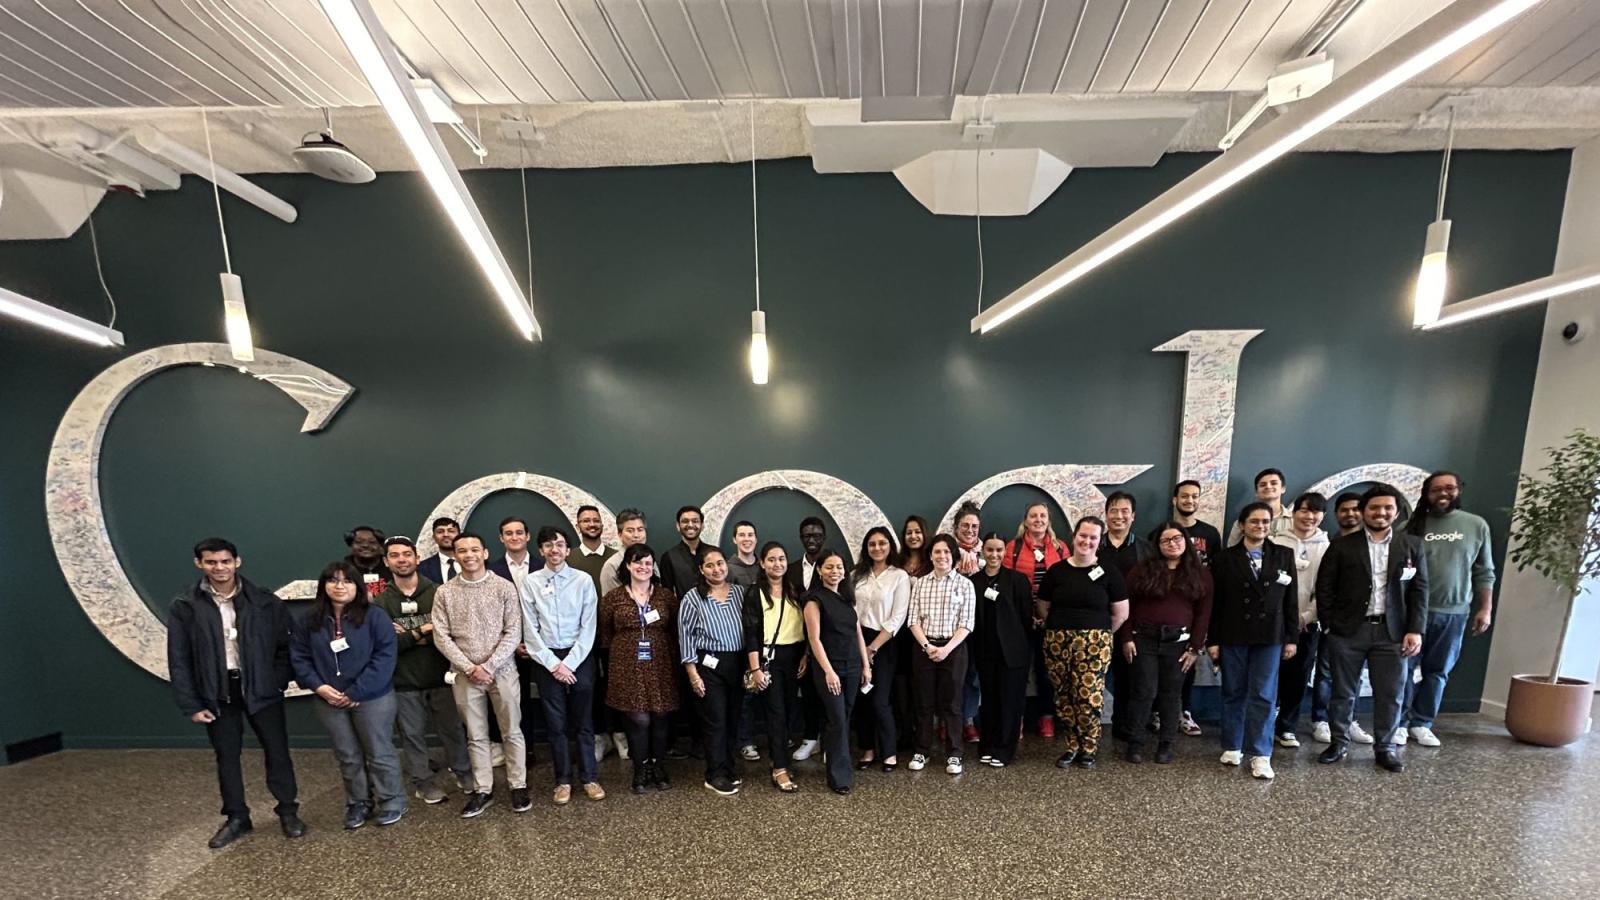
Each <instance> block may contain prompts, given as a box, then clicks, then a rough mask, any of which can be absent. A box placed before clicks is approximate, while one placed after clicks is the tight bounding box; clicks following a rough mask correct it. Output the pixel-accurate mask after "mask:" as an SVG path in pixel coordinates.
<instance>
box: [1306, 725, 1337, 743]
mask: <svg viewBox="0 0 1600 900" xmlns="http://www.w3.org/2000/svg"><path fill="white" fill-rule="evenodd" d="M1311 739H1312V740H1313V741H1316V742H1317V743H1319V744H1331V743H1333V729H1331V728H1329V727H1328V723H1327V722H1312V723H1311Z"/></svg>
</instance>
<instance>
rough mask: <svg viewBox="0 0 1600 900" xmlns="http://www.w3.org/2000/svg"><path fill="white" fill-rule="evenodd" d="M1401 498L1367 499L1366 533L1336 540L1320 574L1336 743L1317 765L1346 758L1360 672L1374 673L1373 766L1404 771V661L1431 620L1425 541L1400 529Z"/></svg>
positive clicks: (1389, 491)
mask: <svg viewBox="0 0 1600 900" xmlns="http://www.w3.org/2000/svg"><path fill="white" fill-rule="evenodd" d="M1401 502H1402V501H1401V499H1400V492H1399V491H1396V490H1395V489H1394V488H1392V487H1389V486H1388V485H1378V486H1376V487H1373V488H1370V489H1368V490H1367V492H1366V493H1365V494H1363V495H1361V522H1362V529H1361V530H1360V531H1358V532H1354V533H1351V534H1347V535H1344V536H1343V537H1339V538H1336V539H1334V541H1333V543H1332V544H1331V545H1329V547H1328V552H1327V553H1326V554H1324V555H1323V557H1322V566H1321V568H1319V569H1318V570H1317V594H1316V597H1317V621H1318V622H1319V623H1321V625H1322V628H1323V630H1324V631H1326V632H1327V635H1328V662H1329V665H1330V668H1331V669H1332V674H1333V700H1332V702H1331V703H1330V704H1329V706H1328V712H1329V718H1330V719H1331V720H1332V723H1331V724H1332V726H1333V735H1332V737H1333V743H1332V744H1329V745H1328V749H1327V750H1324V751H1323V753H1322V755H1321V756H1319V757H1318V758H1317V761H1318V762H1323V763H1336V762H1339V761H1340V760H1342V759H1344V757H1345V753H1346V745H1347V744H1348V743H1349V740H1350V737H1349V733H1350V732H1349V730H1350V722H1351V720H1352V718H1353V716H1354V711H1355V700H1356V689H1357V687H1358V685H1359V683H1360V679H1361V665H1362V663H1366V664H1367V667H1368V670H1369V671H1370V672H1371V673H1372V718H1373V720H1374V723H1375V724H1376V725H1377V729H1376V730H1374V731H1373V732H1372V733H1373V735H1374V736H1375V737H1376V738H1377V746H1376V747H1375V748H1374V749H1375V750H1376V757H1375V760H1374V761H1375V762H1376V763H1377V764H1378V765H1379V766H1380V767H1382V768H1384V769H1387V770H1389V771H1390V772H1400V771H1403V770H1404V769H1405V765H1404V764H1403V763H1401V761H1400V755H1399V754H1398V753H1397V752H1396V751H1395V745H1394V730H1395V726H1396V725H1397V724H1399V721H1400V704H1401V701H1402V700H1403V699H1404V697H1405V673H1406V665H1405V660H1406V659H1407V658H1408V657H1412V656H1416V655H1417V653H1418V652H1419V651H1420V650H1421V649H1422V635H1423V632H1424V630H1425V629H1426V627H1427V621H1428V563H1427V559H1426V557H1424V556H1423V555H1422V541H1421V539H1420V538H1417V537H1416V536H1414V535H1409V534H1404V533H1402V532H1399V531H1396V530H1395V529H1394V527H1393V526H1394V521H1395V518H1396V517H1398V516H1399V514H1400V504H1401Z"/></svg>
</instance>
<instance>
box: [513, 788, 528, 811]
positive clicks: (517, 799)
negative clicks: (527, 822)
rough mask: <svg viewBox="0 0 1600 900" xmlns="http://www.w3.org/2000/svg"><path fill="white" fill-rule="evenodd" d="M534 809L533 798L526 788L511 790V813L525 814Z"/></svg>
mask: <svg viewBox="0 0 1600 900" xmlns="http://www.w3.org/2000/svg"><path fill="white" fill-rule="evenodd" d="M530 809H533V798H532V797H531V796H529V795H528V789H527V788H525V787H520V788H512V789H511V811H512V812H518V813H523V812H527V811H528V810H530Z"/></svg>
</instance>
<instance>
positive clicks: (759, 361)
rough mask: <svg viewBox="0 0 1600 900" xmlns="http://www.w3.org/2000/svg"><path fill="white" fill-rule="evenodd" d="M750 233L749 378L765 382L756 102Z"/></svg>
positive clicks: (752, 117) (753, 110)
mask: <svg viewBox="0 0 1600 900" xmlns="http://www.w3.org/2000/svg"><path fill="white" fill-rule="evenodd" d="M750 236H751V243H752V244H753V245H754V246H755V270H756V308H755V309H754V310H752V311H751V313H750V381H751V382H752V383H754V384H766V383H767V375H768V374H769V371H770V369H771V367H772V359H771V357H770V356H768V354H767V314H766V313H764V312H762V311H761V219H760V217H759V216H757V215H756V102H755V101H754V100H751V101H750Z"/></svg>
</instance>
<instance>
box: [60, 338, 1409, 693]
mask: <svg viewBox="0 0 1600 900" xmlns="http://www.w3.org/2000/svg"><path fill="white" fill-rule="evenodd" d="M1259 334H1261V332H1260V331H1259V330H1253V329H1249V330H1225V331H1189V332H1185V333H1184V334H1181V335H1179V336H1178V337H1176V338H1174V339H1172V340H1170V341H1167V342H1166V343H1164V344H1161V345H1160V346H1158V347H1155V348H1153V349H1154V350H1155V351H1157V352H1182V353H1185V354H1186V356H1187V368H1186V370H1185V373H1184V383H1183V418H1182V421H1181V422H1180V423H1179V425H1180V428H1181V432H1180V438H1179V448H1178V469H1177V473H1176V474H1177V477H1178V478H1193V479H1195V480H1196V481H1199V482H1200V483H1201V485H1202V494H1201V496H1202V498H1203V499H1202V505H1201V509H1200V515H1201V518H1204V519H1206V520H1208V521H1211V522H1223V521H1225V520H1226V516H1225V514H1224V513H1225V504H1226V495H1227V484H1228V465H1229V459H1230V457H1231V454H1232V449H1233V427H1234V399H1235V395H1236V393H1237V388H1238V379H1239V361H1240V358H1241V356H1242V355H1243V352H1244V348H1245V345H1246V344H1248V343H1249V342H1250V341H1251V340H1253V339H1254V338H1255V337H1256V336H1257V335H1259ZM189 365H198V366H209V367H214V368H216V369H217V371H218V373H219V374H223V373H234V374H241V373H242V374H245V375H248V376H251V377H254V378H255V379H257V380H259V381H261V382H264V383H266V384H270V385H272V386H273V387H275V388H277V389H279V390H281V391H283V392H284V393H285V394H287V395H288V396H289V397H290V398H291V399H293V400H294V401H295V402H296V403H298V404H299V405H300V406H301V407H303V408H304V409H305V411H306V418H305V422H304V424H303V425H302V426H301V429H300V430H301V431H302V432H314V431H320V430H322V429H324V428H327V427H328V426H329V424H330V423H331V422H332V421H333V420H334V418H335V417H336V416H337V415H338V413H339V410H340V409H341V408H342V407H343V406H344V404H345V402H346V401H348V400H349V399H350V397H351V395H352V394H354V393H355V388H354V387H353V386H351V385H350V384H349V383H347V382H345V381H343V380H342V379H340V378H339V377H338V376H336V375H333V374H332V373H330V372H327V371H324V370H323V369H320V368H318V367H316V366H314V365H311V364H310V363H307V362H304V361H302V360H299V359H295V358H294V357H290V356H284V355H282V354H277V353H272V352H269V351H264V350H257V351H256V361H255V362H253V363H250V364H249V365H248V366H247V367H242V368H241V367H239V365H238V364H237V363H235V362H234V361H233V358H232V356H231V355H230V353H229V350H228V346H227V345H226V344H207V343H193V344H171V345H168V346H164V347H156V348H154V349H151V350H146V351H144V352H142V353H138V354H135V355H133V356H130V357H128V358H127V359H123V360H121V361H119V362H117V363H115V364H113V365H112V366H110V367H109V368H107V369H106V370H105V371H104V372H102V373H100V374H99V375H98V376H96V377H95V378H94V379H93V380H92V381H90V382H89V384H88V385H87V386H85V387H84V389H83V390H82V391H81V392H80V393H79V394H78V396H77V397H76V398H75V399H74V400H73V402H72V404H71V406H69V407H68V408H67V412H66V415H65V416H63V417H62V420H61V425H60V427H59V428H57V429H56V436H55V440H54V442H53V443H52V444H51V446H50V463H49V467H48V469H47V472H46V475H45V512H46V516H47V518H48V521H49V526H50V535H51V538H52V542H53V544H54V546H55V551H56V559H57V560H58V561H59V563H60V565H61V571H62V573H63V574H64V575H65V576H66V579H67V584H68V586H69V587H70V588H71V589H72V592H73V594H74V595H75V596H76V597H77V598H78V603H79V604H80V605H81V606H82V607H83V610H84V612H85V613H87V614H88V616H89V619H90V620H91V621H92V622H94V624H95V627H97V628H99V629H100V632H101V633H102V634H104V635H105V636H106V639H107V640H109V641H111V643H112V645H113V646H115V647H116V648H117V649H118V650H119V651H121V652H122V653H123V655H125V656H127V657H128V658H129V659H131V660H133V661H134V662H135V663H138V664H139V665H140V666H142V667H143V668H144V669H146V670H147V671H149V672H150V673H151V674H153V675H155V676H157V677H160V678H163V679H164V678H167V677H168V676H167V656H166V626H165V625H164V624H163V623H162V621H161V620H160V619H159V618H158V617H157V616H156V615H155V613H154V612H152V611H151V608H150V606H149V604H147V603H146V602H145V600H144V599H143V598H142V597H140V596H139V594H138V592H137V591H136V590H135V589H134V587H133V584H132V582H130V581H129V579H128V576H127V573H126V571H124V569H123V567H122V562H121V560H120V559H119V558H118V556H117V552H116V548H115V547H114V546H113V545H112V543H111V535H110V533H109V531H108V530H107V528H106V520H105V512H104V508H103V505H102V500H101V496H100V450H101V444H102V441H103V438H104V436H105V430H106V425H107V424H108V423H109V422H110V421H111V416H112V415H113V414H114V413H115V412H116V409H117V406H118V405H119V404H120V403H121V402H122V399H123V398H124V397H126V396H127V395H128V393H129V392H130V391H132V390H133V389H134V388H135V387H137V386H138V385H139V384H140V383H141V382H143V381H144V380H145V379H146V378H149V377H150V376H151V375H154V374H156V373H157V372H161V371H163V370H166V369H170V368H174V367H177V366H189ZM1150 468H1151V466H1150V465H1149V464H1140V463H1134V464H1107V465H1081V464H1076V463H1052V462H1046V463H1041V464H1039V465H1032V466H1027V467H1023V468H1017V469H1010V470H1008V471H1004V472H998V473H996V474H995V475H992V476H990V477H989V478H986V479H984V480H983V481H981V482H979V483H977V484H975V485H973V486H972V487H970V488H968V489H967V490H966V491H964V492H963V493H962V494H961V495H960V496H958V497H956V498H955V500H954V501H952V502H951V504H950V507H949V510H948V511H947V512H946V513H945V515H944V517H943V521H941V523H940V526H939V529H940V530H941V531H946V530H949V528H950V526H951V524H952V519H953V518H954V515H955V510H956V508H957V507H958V506H960V504H961V503H962V502H964V501H967V500H973V501H976V502H978V503H982V502H983V501H984V500H986V499H988V498H989V497H990V496H991V495H993V494H994V493H995V492H996V491H999V490H1001V489H1002V488H1006V487H1010V486H1012V485H1031V486H1033V487H1035V488H1038V489H1039V490H1041V491H1043V492H1044V493H1045V494H1047V495H1048V496H1049V497H1050V498H1051V499H1052V500H1053V501H1055V503H1056V505H1057V506H1059V507H1060V509H1061V511H1062V512H1063V513H1064V514H1065V515H1066V516H1067V517H1068V518H1069V519H1076V518H1077V517H1078V516H1081V515H1084V514H1086V513H1091V512H1098V511H1100V510H1102V509H1103V508H1104V506H1105V495H1104V494H1103V493H1101V491H1100V489H1099V486H1101V485H1116V484H1121V483H1123V482H1125V481H1128V480H1129V479H1131V478H1134V477H1135V476H1137V475H1139V474H1140V473H1142V472H1145V471H1146V470H1148V469H1150ZM1426 475H1427V473H1426V472H1424V471H1423V470H1422V469H1419V468H1417V467H1415V466H1411V465H1406V464H1400V463H1377V464H1368V465H1361V466H1356V467H1354V468H1349V469H1345V470H1343V471H1341V472H1336V473H1334V474H1332V475H1329V476H1327V477H1326V478H1323V479H1321V480H1319V481H1317V482H1316V483H1315V484H1312V485H1310V486H1308V487H1307V489H1308V490H1316V491H1321V492H1323V493H1324V494H1328V495H1332V494H1334V493H1336V492H1338V491H1341V490H1344V489H1345V488H1347V487H1350V486H1351V485H1356V484H1362V483H1366V482H1373V481H1385V482H1389V483H1391V484H1393V485H1395V486H1396V487H1398V488H1400V489H1401V490H1402V491H1404V492H1406V493H1408V494H1413V493H1416V492H1417V491H1418V490H1419V489H1420V488H1421V484H1422V479H1423V478H1425V477H1426ZM506 490H524V491H531V492H533V493H536V494H540V495H542V496H544V497H546V498H547V499H549V500H550V501H551V502H553V503H554V504H555V505H556V506H557V507H559V508H561V509H564V510H573V509H576V508H577V507H578V506H579V505H581V504H585V503H589V504H593V505H595V506H597V507H599V508H600V510H601V517H602V519H603V521H605V523H606V531H605V534H604V536H603V539H604V540H605V541H606V542H608V543H611V544H613V545H614V544H616V543H617V536H616V532H615V527H614V524H613V523H614V516H613V515H612V513H611V510H610V508H609V507H607V506H606V504H605V503H604V502H603V501H601V500H600V498H599V497H596V496H595V495H594V494H592V493H590V492H589V491H587V490H585V489H583V488H581V487H579V486H577V485H574V484H571V483H569V482H566V481H563V480H561V479H560V478H556V477H553V476H550V475H545V474H539V473H533V472H499V473H494V474H490V475H484V476H482V477H478V478H474V479H473V480H471V481H469V482H467V483H466V484H463V485H462V486H461V487H458V488H456V489H455V490H453V491H451V492H450V493H449V494H447V495H446V496H445V497H444V499H442V500H440V501H439V503H438V505H436V506H435V507H434V509H433V510H432V511H431V512H430V513H428V515H427V517H425V518H424V519H423V520H422V523H421V524H420V525H419V527H418V528H417V532H416V533H417V534H419V535H421V536H422V537H421V539H420V540H419V541H418V548H417V549H418V551H419V552H420V553H421V554H422V555H423V556H427V555H429V554H431V553H433V552H434V550H435V547H434V546H433V539H432V537H431V536H430V530H429V528H428V523H430V522H431V521H432V520H433V519H434V518H436V517H439V516H451V517H453V518H455V519H457V520H458V521H463V522H464V521H466V520H467V518H468V516H470V514H471V513H472V510H473V509H474V508H476V507H477V505H478V504H479V503H480V502H482V501H483V499H484V498H485V497H487V496H489V495H490V494H493V493H496V492H498V491H506ZM768 490H791V491H799V492H802V493H804V494H807V495H809V496H811V497H812V498H814V499H815V500H816V501H817V502H818V503H819V504H821V505H822V507H823V508H824V509H826V510H827V511H828V513H829V515H831V516H832V517H833V519H834V521H835V522H836V523H838V525H839V530H840V532H841V537H843V539H844V540H845V542H846V544H847V546H851V547H855V546H860V544H861V541H862V538H863V537H865V535H866V532H867V530H868V529H870V528H872V527H873V526H874V525H879V524H888V523H889V520H888V517H887V516H885V515H884V514H883V511H882V510H881V509H879V508H878V505H877V504H876V503H874V502H873V501H872V499H871V498H870V497H868V496H867V495H866V494H865V493H863V492H862V491H861V490H859V489H857V488H856V487H855V486H854V485H851V484H849V483H847V482H845V481H842V480H840V479H838V478H834V477H832V476H829V475H827V474H825V473H821V472H814V471H809V470H803V469H777V470H769V471H765V472H758V473H755V474H752V475H749V476H746V477H743V478H740V479H738V480H736V481H734V482H732V483H731V484H729V485H728V486H726V487H724V488H722V489H721V490H719V491H717V492H716V493H715V494H713V495H712V496H711V497H710V498H709V499H708V500H706V502H705V503H703V504H702V507H703V509H704V510H705V532H704V534H705V540H707V541H710V542H712V543H716V542H718V541H719V540H720V538H721V534H722V529H723V527H724V526H725V524H726V523H727V521H728V518H729V516H730V514H731V513H732V512H733V509H734V508H735V507H736V506H737V505H738V504H739V503H740V502H742V501H743V500H745V499H746V498H748V497H750V496H751V495H753V494H756V493H759V492H761V491H768ZM313 588H314V582H310V581H294V582H290V583H289V584H286V585H284V586H282V587H280V588H278V591H277V593H278V594H279V595H280V596H282V597H284V598H285V599H300V598H305V597H307V596H310V593H311V591H312V590H313Z"/></svg>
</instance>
